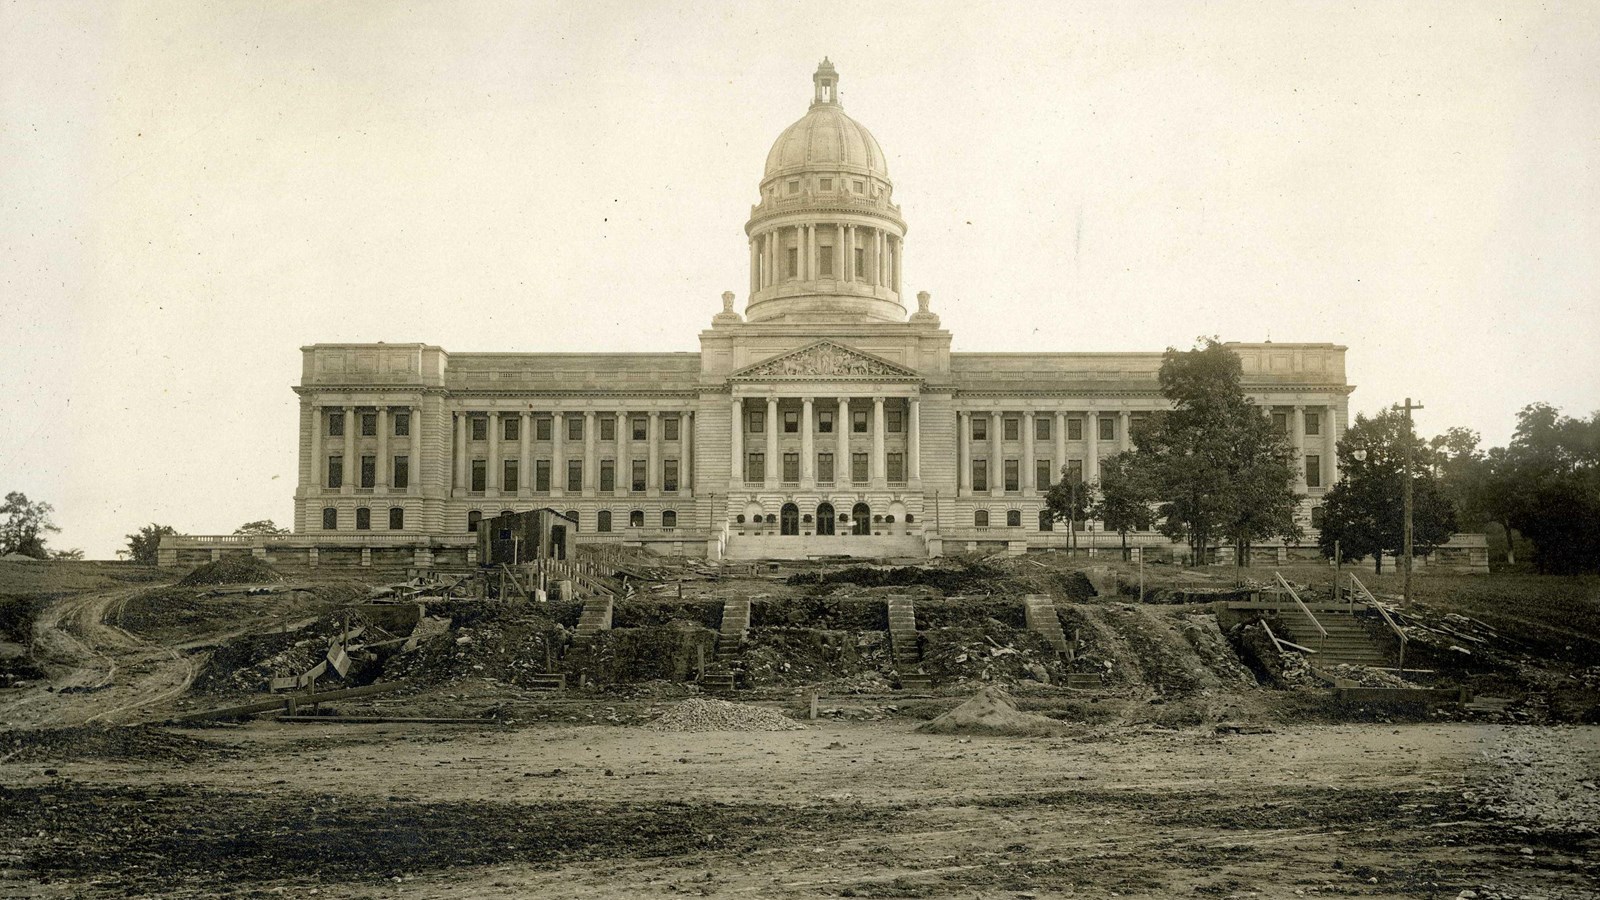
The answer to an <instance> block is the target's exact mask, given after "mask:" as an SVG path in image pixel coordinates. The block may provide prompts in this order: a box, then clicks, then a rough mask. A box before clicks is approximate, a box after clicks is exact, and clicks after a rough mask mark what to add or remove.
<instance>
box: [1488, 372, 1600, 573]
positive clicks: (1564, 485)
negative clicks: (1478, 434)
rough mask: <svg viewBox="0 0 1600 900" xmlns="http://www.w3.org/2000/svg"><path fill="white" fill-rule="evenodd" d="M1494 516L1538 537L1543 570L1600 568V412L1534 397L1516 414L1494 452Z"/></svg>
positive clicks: (1537, 560)
mask: <svg viewBox="0 0 1600 900" xmlns="http://www.w3.org/2000/svg"><path fill="white" fill-rule="evenodd" d="M1490 458H1491V459H1492V460H1493V461H1494V466H1493V473H1492V476H1491V488H1490V491H1489V493H1490V497H1491V506H1492V508H1493V509H1494V512H1495V515H1496V518H1497V520H1501V521H1504V522H1505V523H1506V526H1507V529H1508V533H1509V529H1510V528H1512V527H1515V528H1516V529H1518V530H1520V531H1521V532H1522V533H1523V534H1524V535H1525V536H1527V537H1528V539H1529V540H1531V541H1532V542H1533V562H1534V565H1535V566H1537V567H1538V568H1539V569H1540V570H1541V571H1545V572H1560V573H1574V572H1593V571H1600V413H1595V414H1593V415H1591V416H1590V417H1589V418H1588V419H1575V418H1572V417H1569V416H1563V415H1561V412H1560V410H1558V409H1556V408H1555V407H1553V406H1550V405H1549V404H1546V403H1535V404H1532V405H1530V406H1527V407H1525V408H1523V410H1522V412H1520V413H1518V415H1517V430H1516V432H1515V433H1514V434H1513V435H1512V437H1511V444H1510V446H1508V447H1506V448H1505V451H1504V452H1503V453H1496V452H1491V454H1490Z"/></svg>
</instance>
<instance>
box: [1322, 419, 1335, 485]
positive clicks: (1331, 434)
mask: <svg viewBox="0 0 1600 900" xmlns="http://www.w3.org/2000/svg"><path fill="white" fill-rule="evenodd" d="M1338 421H1339V410H1338V408H1337V407H1333V406H1325V407H1323V409H1322V439H1323V442H1324V444H1325V446H1324V447H1323V450H1322V486H1323V487H1324V488H1331V487H1333V485H1334V482H1336V481H1338V480H1339V428H1338Z"/></svg>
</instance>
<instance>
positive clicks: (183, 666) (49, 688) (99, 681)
mask: <svg viewBox="0 0 1600 900" xmlns="http://www.w3.org/2000/svg"><path fill="white" fill-rule="evenodd" d="M146 589H147V588H146V587H134V588H114V589H109V590H101V591H92V592H89V593H84V594H78V595H76V596H71V597H64V598H61V599H57V600H54V601H52V602H51V603H50V604H49V605H48V606H46V607H45V608H44V609H43V610H42V611H41V612H40V614H39V616H38V618H37V619H36V620H35V623H34V644H33V653H34V656H35V658H36V659H37V660H38V662H39V663H40V665H41V666H43V667H44V668H45V670H46V671H47V672H49V673H50V681H49V683H48V684H42V685H34V686H31V687H27V688H22V689H18V690H11V691H6V692H4V693H3V694H0V726H7V727H25V726H36V725H77V724H85V723H108V724H111V723H127V722H136V721H139V720H140V717H141V713H142V712H143V711H144V710H146V709H148V708H150V707H154V706H157V705H158V704H161V703H162V702H164V701H167V700H170V699H172V698H174V697H177V696H178V695H179V694H182V693H183V692H184V691H185V690H187V689H188V687H189V684H190V683H191V682H192V681H193V680H194V676H195V671H196V668H195V663H194V661H193V660H192V659H190V658H189V657H188V656H187V655H185V654H184V653H183V652H181V651H180V650H179V649H178V648H173V647H165V646H159V645H156V644H152V643H149V642H147V641H145V640H142V639H140V638H139V637H136V636H135V635H133V634H131V633H129V632H127V631H125V630H124V629H122V628H119V627H117V626H116V625H114V624H112V622H114V621H115V619H116V614H117V611H118V609H119V608H120V607H121V605H122V604H124V603H126V602H127V601H128V599H129V598H130V597H132V596H133V595H135V594H137V593H139V592H140V591H142V590H146Z"/></svg>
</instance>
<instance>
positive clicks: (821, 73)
mask: <svg viewBox="0 0 1600 900" xmlns="http://www.w3.org/2000/svg"><path fill="white" fill-rule="evenodd" d="M811 84H812V87H813V93H812V97H811V105H812V106H819V105H821V104H823V103H831V104H833V105H835V106H837V105H839V73H838V71H837V70H835V69H834V67H833V63H831V62H829V61H828V58H827V57H826V56H824V57H823V58H822V64H821V65H819V66H817V71H816V72H815V73H814V74H813V75H812V76H811Z"/></svg>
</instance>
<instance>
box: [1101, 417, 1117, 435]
mask: <svg viewBox="0 0 1600 900" xmlns="http://www.w3.org/2000/svg"><path fill="white" fill-rule="evenodd" d="M1099 421H1100V440H1102V441H1114V440H1116V439H1117V420H1116V419H1113V418H1111V417H1110V416H1101V417H1100V420H1099Z"/></svg>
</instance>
